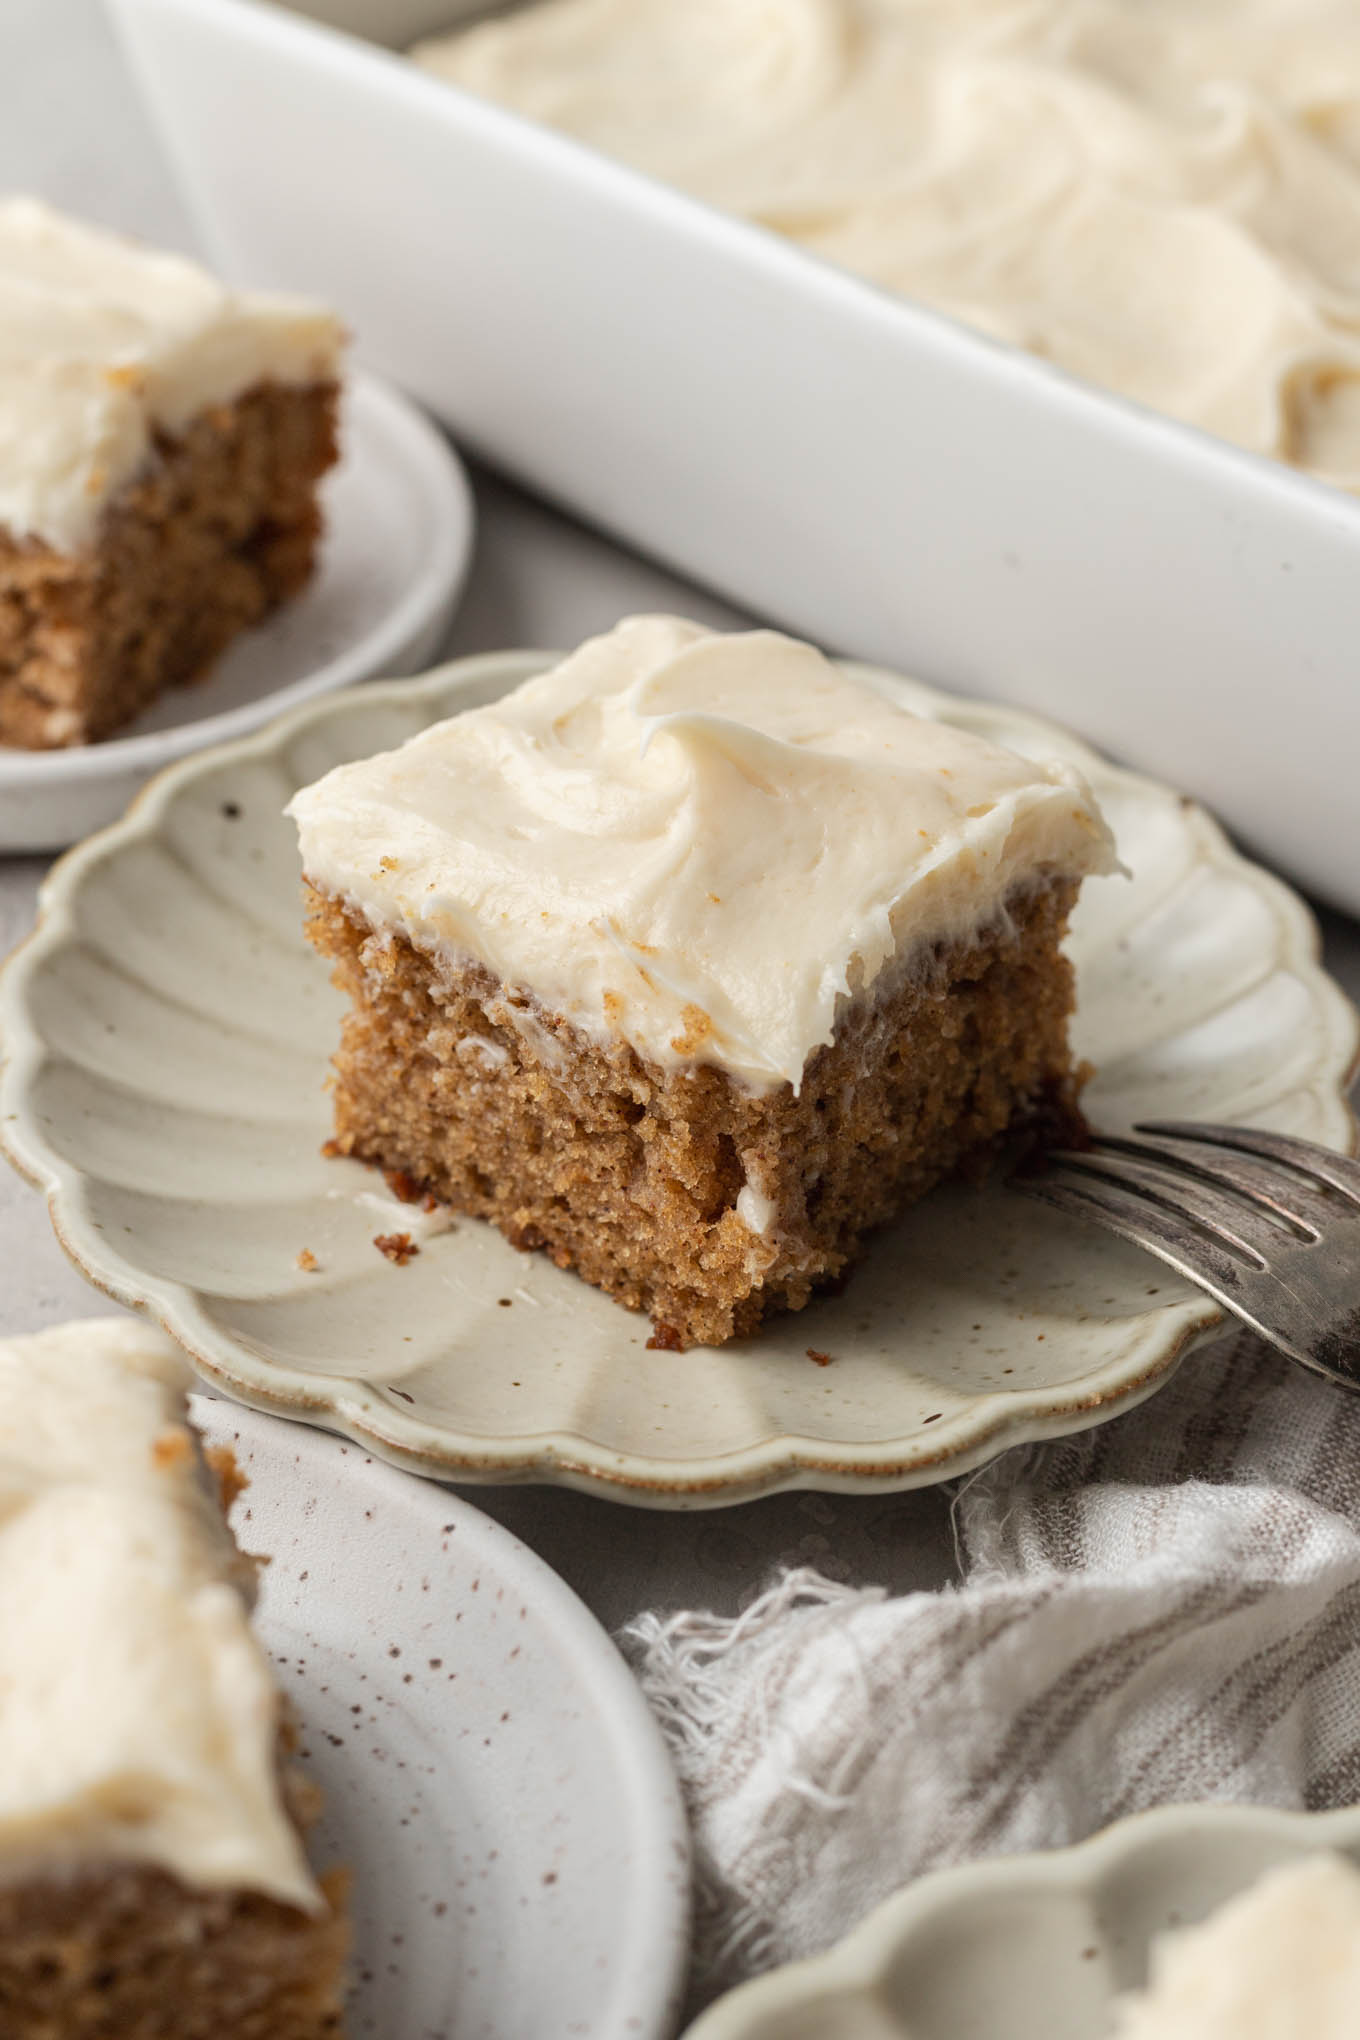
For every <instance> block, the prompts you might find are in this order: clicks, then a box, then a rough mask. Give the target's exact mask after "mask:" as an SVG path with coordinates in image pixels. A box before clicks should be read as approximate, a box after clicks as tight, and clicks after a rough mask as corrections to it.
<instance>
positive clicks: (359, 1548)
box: [194, 1397, 689, 2040]
mask: <svg viewBox="0 0 1360 2040" xmlns="http://www.w3.org/2000/svg"><path fill="white" fill-rule="evenodd" d="M194 1418H195V1421H196V1422H197V1423H199V1424H200V1425H201V1426H202V1428H203V1430H204V1432H205V1434H206V1436H207V1438H208V1439H209V1441H210V1442H211V1443H213V1444H226V1445H230V1446H231V1447H232V1449H233V1450H234V1452H235V1453H236V1456H237V1460H238V1462H239V1464H240V1466H241V1469H242V1471H243V1472H244V1473H245V1475H246V1476H247V1479H248V1480H249V1483H250V1485H249V1486H248V1488H247V1489H246V1491H245V1493H244V1495H243V1496H242V1497H241V1499H240V1500H239V1501H238V1502H237V1504H236V1507H235V1509H234V1511H233V1515H232V1523H233V1527H234V1528H235V1531H236V1534H237V1536H238V1538H239V1539H240V1541H241V1543H242V1544H243V1545H244V1547H245V1548H246V1550H247V1551H256V1552H261V1553H265V1554H267V1555H268V1556H269V1560H270V1563H269V1564H268V1565H267V1566H266V1567H265V1569H264V1572H263V1575H262V1578H261V1583H260V1602H259V1609H258V1615H257V1627H258V1630H259V1634H260V1637H261V1640H262V1641H263V1643H264V1645H265V1647H266V1649H267V1650H268V1651H269V1653H270V1656H271V1657H272V1659H273V1661H274V1664H275V1668H276V1671H277V1674H278V1679H279V1683H280V1685H281V1686H282V1688H283V1690H284V1692H285V1693H286V1694H287V1696H288V1698H289V1700H290V1701H291V1702H292V1705H293V1707H294V1709H295V1710H296V1713H297V1717H298V1723H299V1727H300V1731H301V1734H300V1747H301V1754H302V1759H303V1762H304V1764H305V1766H306V1768H307V1769H308V1771H309V1772H310V1773H311V1775H312V1776H313V1777H314V1778H315V1780H316V1782H317V1783H318V1784H319V1785H320V1787H321V1790H322V1792H323V1794H324V1796H325V1814H324V1817H323V1819H322V1821H321V1823H320V1826H319V1829H318V1831H317V1834H316V1838H315V1846H314V1849H313V1856H314V1860H315V1861H316V1862H317V1864H318V1866H325V1865H328V1864H333V1863H340V1864H344V1865H346V1866H347V1867H348V1869H349V1871H350V1873H351V1878H352V1887H351V1902H352V1908H353V1916H354V1960H353V1964H352V1977H353V1983H352V1990H351V1999H350V2007H349V2013H348V2017H347V2019H346V2023H345V2032H346V2034H347V2035H348V2040H365V2036H372V2040H453V2036H454V2035H456V2036H457V2040H530V2036H542V2040H548V2036H549V2035H559V2034H560V2035H563V2036H565V2035H567V2034H570V2033H583V2034H584V2033H588V2034H589V2035H590V2036H591V2040H666V2036H668V2035H669V2034H670V2033H671V2032H672V2030H673V2020H674V2016H675V2003H676V1997H677V1993H678V1991H679V1989H680V1987H681V1984H682V1982H683V1978H684V1965H685V1958H686V1952H687V1947H688V1927H689V1916H688V1915H689V1853H688V1851H689V1844H688V1837H687V1832H686V1827H685V1819H684V1814H683V1812H682V1810H681V1806H680V1797H679V1792H678V1789H677V1787H676V1784H675V1780H674V1776H673V1773H672V1771H671V1768H670V1763H669V1760H668V1758H667V1756H666V1753H665V1750H664V1748H663V1746H662V1742H661V1736H660V1733H659V1731H658V1729H657V1727H656V1724H655V1722H654V1721H653V1720H652V1717H651V1715H650V1713H649V1712H648V1709H647V1705H646V1702H645V1701H644V1700H643V1698H642V1695H641V1692H640V1691H639V1689H638V1687H637V1685H636V1684H635V1683H634V1681H633V1679H632V1676H631V1675H630V1673H629V1672H628V1670H627V1667H626V1666H625V1665H624V1663H623V1660H622V1659H621V1658H620V1657H619V1655H618V1653H617V1651H616V1650H615V1649H614V1646H613V1645H612V1644H611V1643H610V1641H609V1639H608V1637H607V1636H606V1635H605V1634H604V1631H603V1630H602V1629H601V1628H600V1627H599V1625H598V1624H597V1623H596V1621H595V1619H594V1617H593V1616H592V1615H590V1614H589V1613H588V1612H587V1610H586V1609H585V1608H584V1607H582V1605H581V1603H580V1602H579V1601H578V1600H577V1598H576V1596H575V1595H574V1594H573V1593H572V1592H571V1591H570V1589H569V1588H568V1587H566V1586H564V1585H563V1583H562V1581H561V1580H559V1579H558V1577H557V1575H556V1574H555V1573H553V1572H551V1571H550V1570H549V1569H548V1567H547V1566H546V1565H544V1564H543V1562H542V1561H541V1560H540V1559H538V1558H535V1556H534V1554H533V1553H532V1552H531V1551H528V1550H526V1549H525V1547H524V1546H523V1545H522V1544H521V1543H520V1542H519V1541H518V1539H517V1538H514V1537H512V1536H511V1535H510V1533H509V1531H508V1530H503V1529H502V1528H501V1526H500V1524H498V1523H493V1522H491V1521H490V1519H489V1518H488V1517H486V1516H484V1515H482V1513H481V1512H480V1510H478V1509H473V1508H470V1507H469V1506H468V1505H467V1503H466V1502H460V1501H458V1500H456V1499H455V1498H454V1497H453V1496H451V1495H447V1494H445V1493H443V1492H442V1490H441V1489H439V1488H437V1487H433V1486H431V1485H430V1484H429V1483H428V1482H425V1481H416V1480H412V1479H410V1478H409V1477H408V1476H406V1475H405V1474H401V1473H397V1472H395V1471H394V1470H393V1469H392V1468H391V1467H390V1466H383V1465H381V1464H379V1463H378V1462H377V1461H375V1460H374V1459H372V1458H371V1457H370V1456H369V1455H368V1454H367V1453H366V1452H363V1451H361V1450H360V1449H359V1448H357V1447H356V1446H354V1445H347V1444H345V1443H343V1442H342V1441H341V1440H339V1439H336V1438H327V1437H323V1436H322V1435H321V1433H320V1432H317V1431H309V1430H305V1429H303V1428H301V1427H300V1426H298V1425H295V1424H281V1423H278V1422H276V1421H275V1420H274V1419H272V1418H270V1417H264V1416H259V1415H257V1414H256V1412H255V1411H253V1410H242V1409H239V1408H237V1407H236V1406H235V1405H234V1404H230V1403H226V1402H222V1401H217V1400H210V1399H208V1398H206V1397H196V1398H195V1402H194Z"/></svg>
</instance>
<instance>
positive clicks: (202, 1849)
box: [0, 1318, 346, 2040]
mask: <svg viewBox="0 0 1360 2040" xmlns="http://www.w3.org/2000/svg"><path fill="white" fill-rule="evenodd" d="M184 1373H185V1370H184V1363H183V1361H182V1359H180V1357H179V1356H178V1354H177V1352H176V1349H175V1348H174V1347H173V1346H172V1345H171V1344H170V1342H169V1341H168V1340H167V1339H165V1338H163V1337H162V1336H161V1335H160V1334H159V1333H156V1332H153V1331H150V1330H148V1329H147V1328H146V1327H144V1326H142V1325H139V1324H137V1323H135V1322H133V1321H132V1320H131V1319H127V1318H108V1319H96V1320H93V1321H87V1322H82V1323H77V1324H71V1325H62V1326H58V1327H56V1328H55V1329H53V1330H51V1331H47V1332H40V1333H37V1334H35V1335H34V1336H32V1337H30V1338H18V1339H9V1340H4V1341H0V2034H3V2035H4V2040H58V2036H60V2040H320V2036H322V2035H332V2036H333V2035H338V2033H339V2031H340V1989H341V1969H342V1964H343V1959H344V1949H345V1940H346V1932H345V1926H344V1922H343V1920H342V1919H341V1917H340V1916H339V1914H338V1912H337V1911H336V1910H335V1908H334V1907H333V1905H332V1904H331V1902H330V1901H329V1900H328V1899H327V1898H326V1897H325V1896H324V1895H323V1892H322V1891H321V1890H320V1889H319V1888H318V1886H317V1884H316V1882H315V1880H314V1879H313V1877H312V1874H311V1871H310V1870H309V1869H308V1867H307V1861H306V1857H305V1855H304V1853H303V1847H302V1841H301V1838H300V1835H299V1829H298V1824H297V1821H296V1820H295V1818H294V1816H293V1813H292V1812H291V1811H290V1809H289V1805H288V1790H289V1787H288V1782H287V1779H286V1776H285V1771H284V1768H283V1767H282V1765H281V1755H280V1752H281V1742H282V1734H281V1720H280V1705H279V1699H278V1696H277V1694H276V1692H275V1689H274V1685H273V1681H272V1679H271V1676H270V1672H269V1668H268V1666H267V1664H266V1662H265V1658H264V1655H263V1653H262V1651H261V1650H260V1648H259V1646H258V1644H257V1643H256V1642H255V1639H254V1637H253V1636H252V1634H251V1630H250V1622H249V1616H248V1609H249V1603H250V1599H251V1596H252V1592H253V1586H254V1571H253V1567H252V1565H251V1563H250V1561H248V1560H246V1559H244V1558H242V1556H241V1554H240V1553H239V1552H238V1551H237V1549H236V1546H235V1544H234V1543H233V1541H232V1537H231V1533H230V1531H229V1530H228V1529H227V1526H226V1522H225V1520H224V1517H223V1514H222V1508H221V1506H220V1503H219V1498H218V1494H217V1491H216V1488H215V1486H214V1483H213V1481H212V1479H211V1477H210V1475H209V1473H208V1471H207V1469H206V1468H205V1466H204V1463H203V1459H202V1456H201V1454H200V1451H199V1447H198V1442H197V1439H196V1436H195V1434H194V1432H193V1430H192V1429H191V1427H190V1426H189V1424H188V1422H187V1418H186V1411H185V1402H184V1393H183V1383H184Z"/></svg>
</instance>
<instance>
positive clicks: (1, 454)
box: [0, 198, 342, 552]
mask: <svg viewBox="0 0 1360 2040" xmlns="http://www.w3.org/2000/svg"><path fill="white" fill-rule="evenodd" d="M341 339H342V334H341V329H340V326H339V324H338V323H337V321H336V320H335V318H334V317H333V316H332V315H331V314H330V313H329V312H327V311H325V310H324V309H323V308H322V307H320V306H318V305H314V304H312V303H310V302H308V301H306V300H304V299H301V298H292V297H281V296H275V295H272V294H271V295H265V294H263V293H260V292H251V291H233V290H228V289H227V287H226V286H225V285H224V284H221V283H219V282H217V280H216V279H215V278H214V277H212V276H210V275H209V274H208V272H207V271H206V270H205V269H201V268H200V267H199V266H198V264H197V263H194V262H188V261H186V260H184V259H183V257H181V256H178V255H165V254H158V253H156V252H154V251H153V250H151V249H148V248H143V247H140V246H138V245H137V244H136V243H134V242H132V241H127V240H123V239H122V238H121V237H120V236H118V235H116V234H110V233H105V232H103V231H102V230H101V229H99V228H96V227H91V226H85V225H83V224H81V223H80V222H79V221H76V220H71V219H67V218H65V217H64V216H63V215H62V214H60V213H58V212H54V211H53V210H52V208H51V207H50V206H47V205H43V204H41V203H40V202H39V201H38V200H36V199H31V198H10V199H6V200H3V201H0V531H4V532H7V533H8V534H9V536H10V537H12V538H24V539H36V540H41V541H42V542H43V543H44V544H47V545H50V546H52V547H54V548H56V549H57V550H58V551H61V552H74V551H78V550H79V549H81V548H82V547H84V546H86V545H88V544H89V543H90V542H91V540H92V539H93V538H94V537H95V535H96V533H97V530H98V526H99V520H100V517H101V515H102V512H103V510H104V508H105V506H106V504H107V503H108V501H109V499H110V497H111V496H113V495H115V494H116V492H117V491H118V490H119V489H120V488H121V487H122V486H123V485H124V484H125V483H126V482H128V481H130V480H131V479H132V478H133V477H134V476H135V475H136V474H137V472H138V471H139V469H141V468H142V467H143V465H144V464H145V462H146V461H147V459H148V457H149V455H150V454H151V451H152V448H153V445H154V439H155V434H156V433H157V431H162V432H169V433H176V432H179V431H181V430H182V429H183V428H184V426H185V425H187V424H188V422H189V420H190V419H191V418H192V417H193V416H194V415H195V413H196V412H199V411H201V410H203V409H205V408H206V407H207V406H209V405H212V404H223V403H230V402H231V401H233V400H234V399H235V398H237V397H239V396H241V395H243V394H244V393H245V391H246V390H248V389H250V388H251V387H252V386H253V385H254V384H256V383H259V382H264V381H274V382H282V383H293V384H298V383H310V382H315V381H320V380H327V379H330V378H331V377H333V376H334V375H335V374H336V372H337V363H338V359H339V354H340V346H341Z"/></svg>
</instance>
